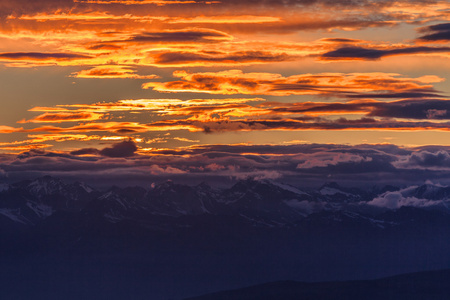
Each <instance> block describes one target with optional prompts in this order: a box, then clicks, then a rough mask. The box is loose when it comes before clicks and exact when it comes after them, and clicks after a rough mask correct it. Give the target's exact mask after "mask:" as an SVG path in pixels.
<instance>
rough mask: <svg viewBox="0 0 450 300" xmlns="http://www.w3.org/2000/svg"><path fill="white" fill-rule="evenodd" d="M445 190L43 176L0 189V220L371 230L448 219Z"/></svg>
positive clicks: (449, 190) (448, 190) (449, 195)
mask: <svg viewBox="0 0 450 300" xmlns="http://www.w3.org/2000/svg"><path fill="white" fill-rule="evenodd" d="M449 198H450V187H447V186H440V185H433V184H424V185H420V186H410V187H407V188H402V189H401V188H399V187H394V186H385V187H383V188H378V189H377V188H374V189H372V190H370V191H365V190H361V189H358V188H344V187H341V186H339V185H338V184H337V183H326V184H324V185H323V186H321V187H320V188H319V189H316V190H301V189H299V188H296V187H294V186H291V185H285V184H280V183H278V182H275V181H269V180H263V181H255V180H251V179H249V180H243V181H239V182H237V183H236V184H235V185H233V186H232V187H230V188H228V189H216V188H213V187H210V186H209V185H207V184H205V183H201V184H199V185H197V186H187V185H180V184H176V183H173V182H172V181H167V182H165V183H162V184H159V185H156V186H154V187H152V188H144V187H137V186H136V187H127V188H119V187H116V186H113V187H111V188H110V189H108V190H107V191H99V190H96V189H94V188H92V187H90V186H88V185H87V184H85V183H80V182H75V183H64V182H63V181H61V180H60V179H58V178H54V177H50V176H44V177H41V178H37V179H35V180H27V181H21V182H18V183H15V184H11V185H8V184H3V185H1V187H0V221H1V223H3V224H4V223H8V222H10V223H16V224H21V225H24V226H34V225H38V224H40V223H42V222H44V221H45V220H46V219H48V218H51V217H52V216H54V215H55V214H56V215H57V214H58V213H61V212H68V213H73V214H80V215H83V216H85V217H87V216H94V215H95V217H97V218H99V219H101V220H105V221H107V222H110V223H118V222H122V221H135V222H138V223H139V224H141V225H142V226H145V227H151V226H152V224H153V223H154V219H155V218H158V217H164V218H173V219H177V218H179V217H182V216H190V217H195V216H202V215H210V216H233V217H236V218H239V219H241V220H242V221H243V222H245V223H248V224H251V225H252V226H261V227H291V226H299V225H300V224H301V223H304V222H308V220H313V219H317V218H319V219H320V218H323V216H325V215H333V217H332V219H330V220H329V221H330V222H338V220H342V221H343V220H347V219H348V220H353V221H355V220H358V222H361V223H364V224H367V225H369V226H373V227H376V228H384V227H392V226H397V225H400V224H402V223H404V222H405V221H407V220H404V219H402V217H401V216H400V215H399V218H395V217H394V216H393V214H392V212H393V211H397V210H398V209H400V208H418V209H420V210H426V211H434V212H440V213H441V215H447V214H450V206H449V205H450V199H449Z"/></svg>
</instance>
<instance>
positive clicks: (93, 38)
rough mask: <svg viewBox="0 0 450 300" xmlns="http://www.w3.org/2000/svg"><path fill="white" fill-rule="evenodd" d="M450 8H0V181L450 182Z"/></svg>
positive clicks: (33, 4) (176, 0) (304, 3)
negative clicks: (39, 178)
mask: <svg viewBox="0 0 450 300" xmlns="http://www.w3.org/2000/svg"><path fill="white" fill-rule="evenodd" d="M449 81H450V2H449V1H447V0H443V1H439V0H437V1H432V0H429V1H428V0H404V1H387V0H346V1H332V0H261V1H252V0H239V1H237V0H222V1H214V0H212V1H200V0H173V1H172V0H41V1H34V0H16V1H9V0H0V91H1V110H0V176H1V179H2V180H10V181H13V180H17V179H24V178H34V177H36V176H41V175H44V174H50V175H54V176H60V177H63V178H67V179H73V180H84V181H87V182H89V183H91V184H95V183H98V184H107V183H118V184H121V183H122V184H130V183H134V182H147V183H148V184H151V183H152V182H157V181H162V180H167V179H174V180H179V181H185V182H189V183H199V182H201V181H204V180H210V181H214V182H216V183H217V182H219V183H220V182H222V183H223V182H225V181H227V182H228V181H233V180H236V179H244V178H248V177H252V178H255V179H273V180H279V181H283V182H289V183H291V184H297V185H299V184H310V183H311V184H314V183H318V182H324V181H342V182H346V183H348V184H350V183H361V184H366V185H367V184H368V185H370V184H375V183H378V182H381V181H385V182H391V181H393V180H395V181H399V182H424V181H426V180H432V181H433V182H438V183H442V184H445V183H450V154H449V152H448V151H449V150H450V84H449Z"/></svg>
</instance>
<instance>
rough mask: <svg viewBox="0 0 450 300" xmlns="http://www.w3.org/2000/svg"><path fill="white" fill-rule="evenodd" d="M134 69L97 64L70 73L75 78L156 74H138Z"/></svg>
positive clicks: (140, 77)
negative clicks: (87, 68)
mask: <svg viewBox="0 0 450 300" xmlns="http://www.w3.org/2000/svg"><path fill="white" fill-rule="evenodd" d="M135 72H136V71H135V70H133V69H130V68H127V67H125V66H117V65H110V66H99V67H94V68H92V69H89V70H82V71H79V72H74V73H72V76H73V77H76V78H132V79H154V78H160V77H159V76H158V75H138V74H136V73H135Z"/></svg>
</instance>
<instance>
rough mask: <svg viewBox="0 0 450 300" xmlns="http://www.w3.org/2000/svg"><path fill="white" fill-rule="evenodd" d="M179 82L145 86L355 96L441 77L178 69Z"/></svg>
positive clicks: (422, 85)
mask: <svg viewBox="0 0 450 300" xmlns="http://www.w3.org/2000/svg"><path fill="white" fill-rule="evenodd" d="M173 75H174V76H175V77H179V78H181V80H179V81H170V82H148V83H145V84H143V85H142V88H144V89H149V88H152V89H153V90H155V91H159V92H171V93H179V92H197V93H209V94H223V95H232V94H251V95H276V96H287V95H326V94H329V95H344V96H345V95H351V94H353V93H371V92H391V93H392V92H401V91H407V90H420V89H429V88H432V86H431V85H426V83H430V82H440V81H442V80H443V79H442V78H439V77H437V76H425V77H419V78H398V76H399V75H398V74H392V73H349V74H343V73H320V74H303V75H293V76H290V77H283V76H281V75H280V74H274V73H244V72H242V71H241V70H229V71H222V72H205V73H188V72H186V71H176V72H174V74H173Z"/></svg>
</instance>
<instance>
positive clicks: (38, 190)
mask: <svg viewBox="0 0 450 300" xmlns="http://www.w3.org/2000/svg"><path fill="white" fill-rule="evenodd" d="M449 204H450V187H446V186H441V185H435V184H431V183H426V184H423V185H418V186H409V187H394V186H385V187H378V188H373V189H371V190H362V189H358V188H348V187H342V186H340V185H338V184H336V183H326V184H324V185H323V186H321V187H320V188H318V189H308V190H307V189H300V188H297V187H294V186H291V185H286V184H281V183H279V182H276V181H268V180H262V181H258V180H251V179H249V180H242V181H239V182H237V183H236V184H235V185H233V186H231V187H230V188H226V189H218V188H215V187H211V186H209V185H207V184H205V183H201V184H199V185H196V186H187V185H181V184H176V183H174V182H172V181H167V182H164V183H162V184H159V185H155V186H152V187H126V188H120V187H115V186H114V187H111V188H109V189H108V190H97V189H95V188H93V187H90V186H89V185H87V184H85V183H80V182H74V183H66V182H63V181H62V180H60V179H58V178H54V177H50V176H44V177H41V178H37V179H35V180H27V181H21V182H17V183H14V184H2V185H1V186H0V244H1V247H0V270H1V271H0V281H1V282H4V286H5V288H3V289H1V290H0V298H2V299H9V298H11V299H13V298H14V299H29V298H33V296H34V295H35V294H39V295H42V297H43V298H46V299H53V298H55V299H56V298H65V299H80V298H83V299H123V298H124V297H129V295H132V297H131V298H133V299H154V300H159V299H181V298H185V297H188V296H193V295H200V294H204V293H208V292H214V291H217V290H225V289H232V288H238V287H242V286H249V285H254V284H259V283H261V282H270V281H279V280H295V281H309V282H311V281H335V280H355V279H358V280H359V279H371V278H377V277H383V276H390V275H394V274H400V273H408V272H416V271H424V270H433V269H442V268H450V254H449V253H450V209H449V207H450V206H449ZM23 285H26V286H27V287H28V288H27V289H22V288H20V287H21V286H23ZM8 297H9V298H8Z"/></svg>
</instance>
